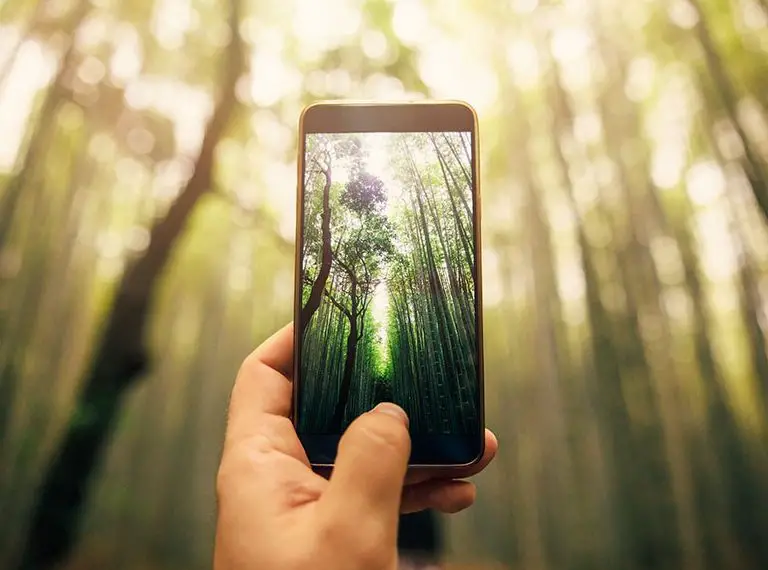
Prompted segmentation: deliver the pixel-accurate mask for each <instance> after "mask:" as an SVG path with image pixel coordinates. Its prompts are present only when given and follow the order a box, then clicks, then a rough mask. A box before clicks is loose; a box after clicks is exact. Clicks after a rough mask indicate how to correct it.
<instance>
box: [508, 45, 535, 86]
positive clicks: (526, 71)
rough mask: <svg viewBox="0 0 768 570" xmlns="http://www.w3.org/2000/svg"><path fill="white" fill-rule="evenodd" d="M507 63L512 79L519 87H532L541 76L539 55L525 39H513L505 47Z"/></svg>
mask: <svg viewBox="0 0 768 570" xmlns="http://www.w3.org/2000/svg"><path fill="white" fill-rule="evenodd" d="M506 55H507V63H508V64H509V67H510V69H511V70H512V78H513V80H514V82H515V84H517V85H518V86H519V87H522V88H529V87H534V86H535V85H536V84H537V83H538V81H539V77H540V75H541V66H540V64H539V54H538V52H537V51H536V48H535V47H534V45H533V44H532V43H531V42H529V41H528V40H525V39H515V40H513V41H512V42H511V43H509V44H508V45H507V54H506Z"/></svg>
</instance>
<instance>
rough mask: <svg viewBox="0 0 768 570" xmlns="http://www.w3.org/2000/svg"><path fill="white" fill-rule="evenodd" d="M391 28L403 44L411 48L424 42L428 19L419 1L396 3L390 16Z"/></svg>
mask: <svg viewBox="0 0 768 570" xmlns="http://www.w3.org/2000/svg"><path fill="white" fill-rule="evenodd" d="M392 28H393V29H394V31H395V34H396V35H397V37H398V38H399V39H400V41H402V42H403V43H404V44H407V45H411V46H413V45H416V44H417V43H419V42H421V41H424V32H425V31H426V30H427V29H428V28H429V19H428V17H427V11H426V10H425V9H424V6H423V5H422V3H421V2H420V1H419V0H412V1H409V2H398V3H397V4H396V5H395V11H394V14H393V16H392Z"/></svg>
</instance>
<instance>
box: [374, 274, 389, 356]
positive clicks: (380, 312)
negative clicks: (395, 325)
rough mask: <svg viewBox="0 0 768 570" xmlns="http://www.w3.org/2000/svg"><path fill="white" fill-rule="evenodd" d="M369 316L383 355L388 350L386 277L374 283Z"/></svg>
mask: <svg viewBox="0 0 768 570" xmlns="http://www.w3.org/2000/svg"><path fill="white" fill-rule="evenodd" d="M371 316H372V317H373V322H374V327H375V330H374V338H376V339H377V341H378V344H379V349H380V351H381V355H382V356H384V355H385V354H386V353H387V352H388V351H387V346H388V337H387V330H388V329H389V322H388V320H389V290H388V288H387V280H386V279H382V280H381V281H380V282H379V283H378V284H377V285H376V289H375V291H374V293H373V301H371Z"/></svg>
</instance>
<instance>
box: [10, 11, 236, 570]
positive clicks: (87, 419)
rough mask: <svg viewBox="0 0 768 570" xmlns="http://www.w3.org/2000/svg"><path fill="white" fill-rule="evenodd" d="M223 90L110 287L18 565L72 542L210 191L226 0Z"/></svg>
mask: <svg viewBox="0 0 768 570" xmlns="http://www.w3.org/2000/svg"><path fill="white" fill-rule="evenodd" d="M231 10H232V14H231V18H230V22H229V24H230V29H231V30H232V32H233V39H232V40H231V41H230V44H229V46H228V47H227V49H226V53H225V57H226V63H225V71H224V77H223V82H222V85H221V87H222V89H221V93H220V96H219V99H218V101H217V104H216V107H215V109H214V112H213V115H212V117H211V119H210V121H209V123H208V126H207V129H206V132H205V136H204V138H203V143H202V146H201V150H200V154H199V155H198V158H197V162H196V165H195V170H194V172H193V174H192V176H191V178H190V179H189V181H188V182H187V184H186V187H185V188H184V190H183V191H182V192H181V193H180V194H179V196H178V198H177V199H176V201H175V202H174V203H173V204H172V205H171V207H170V208H169V209H168V212H167V214H166V215H165V217H164V218H162V219H161V220H160V221H158V222H157V223H156V224H155V225H154V227H153V228H152V231H151V233H150V243H149V247H148V248H147V250H146V251H145V252H144V254H143V255H142V256H141V257H139V258H138V259H137V260H136V261H135V262H133V263H132V264H131V265H130V266H129V267H128V268H127V269H126V271H125V274H124V275H123V278H122V280H121V282H120V283H119V285H118V286H117V292H116V294H115V297H114V301H113V304H112V307H111V309H110V311H109V313H108V315H107V317H106V319H105V326H104V329H103V330H104V333H103V336H102V340H101V343H100V345H99V346H98V348H97V350H96V352H95V354H94V356H93V364H92V366H91V369H90V372H89V374H88V376H87V378H86V379H85V383H84V387H83V389H82V391H81V393H80V395H79V397H78V400H77V403H76V405H75V409H74V410H73V413H72V417H71V419H70V421H69V426H68V427H67V429H66V433H65V436H64V439H63V441H62V443H61V445H60V447H59V448H58V449H57V450H56V451H55V452H54V454H53V459H52V463H51V465H50V467H49V469H48V471H47V472H46V474H45V476H44V479H43V482H42V486H41V489H40V492H39V495H38V500H37V504H36V505H35V506H34V509H33V511H32V520H31V525H30V528H29V531H28V534H27V538H26V541H25V548H24V552H23V555H22V559H21V562H20V565H19V568H21V569H22V570H40V569H43V568H52V567H54V566H56V565H57V564H59V563H60V562H61V561H62V560H64V559H65V558H66V556H67V555H68V554H69V553H70V551H71V550H72V547H73V546H74V544H75V540H76V534H77V530H78V526H79V523H80V520H81V517H82V515H83V512H84V509H83V505H84V503H85V501H86V498H87V494H88V487H89V484H90V482H91V480H92V478H93V476H94V474H95V471H96V468H97V464H98V461H99V459H100V457H101V454H102V453H103V452H104V448H105V445H106V443H107V441H108V437H109V436H110V434H111V431H112V428H113V427H114V424H115V421H116V419H117V416H118V413H119V411H120V405H121V403H122V399H123V396H124V395H125V393H126V391H127V389H128V388H129V387H130V386H131V385H132V384H133V383H134V382H135V381H136V380H137V378H138V376H139V375H140V374H141V373H142V372H143V371H144V370H145V369H146V368H147V366H148V360H149V359H148V355H147V349H146V347H145V339H144V335H145V328H146V324H147V321H148V318H149V311H150V307H151V305H152V302H153V301H154V296H155V295H154V294H155V287H156V285H157V283H158V282H159V278H160V276H161V275H162V273H163V270H164V269H165V267H166V265H167V262H168V259H169V258H170V255H171V252H172V251H173V248H174V246H175V245H176V243H177V242H178V239H179V237H180V236H181V234H182V232H183V230H184V228H185V226H186V224H187V222H188V220H189V217H190V215H191V213H192V211H193V209H194V208H195V206H196V205H197V204H198V202H199V200H200V198H201V197H202V196H203V195H204V194H205V193H206V192H207V191H208V190H209V188H210V185H211V178H212V167H213V158H214V150H215V148H216V145H217V143H218V141H219V140H220V138H221V136H222V134H223V132H224V129H225V128H226V126H227V123H228V121H229V118H230V116H231V114H232V110H233V108H234V107H235V105H236V99H235V83H236V81H237V79H238V78H239V77H240V74H241V72H242V68H243V50H242V46H241V40H240V39H239V36H238V33H237V30H238V24H239V0H232V5H231Z"/></svg>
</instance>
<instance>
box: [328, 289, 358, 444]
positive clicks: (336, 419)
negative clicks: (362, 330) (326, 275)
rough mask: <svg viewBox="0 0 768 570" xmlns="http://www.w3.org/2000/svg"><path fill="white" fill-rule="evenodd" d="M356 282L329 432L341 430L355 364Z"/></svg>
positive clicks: (356, 338)
mask: <svg viewBox="0 0 768 570" xmlns="http://www.w3.org/2000/svg"><path fill="white" fill-rule="evenodd" d="M356 285H357V284H356V282H355V280H354V278H353V281H352V309H351V311H350V312H349V315H348V317H349V334H348V335H347V354H346V356H345V357H344V374H343V375H342V377H341V385H340V386H339V397H338V400H337V401H336V408H335V409H334V411H333V416H332V417H331V425H330V430H331V432H338V431H341V427H342V424H343V423H344V412H345V411H346V409H347V402H348V401H349V391H350V387H351V386H352V372H353V369H354V366H355V358H356V357H357V343H358V341H359V340H360V339H359V337H358V331H357V319H358V314H357V311H358V308H357V296H356V292H355V289H356V288H357V287H356Z"/></svg>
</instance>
